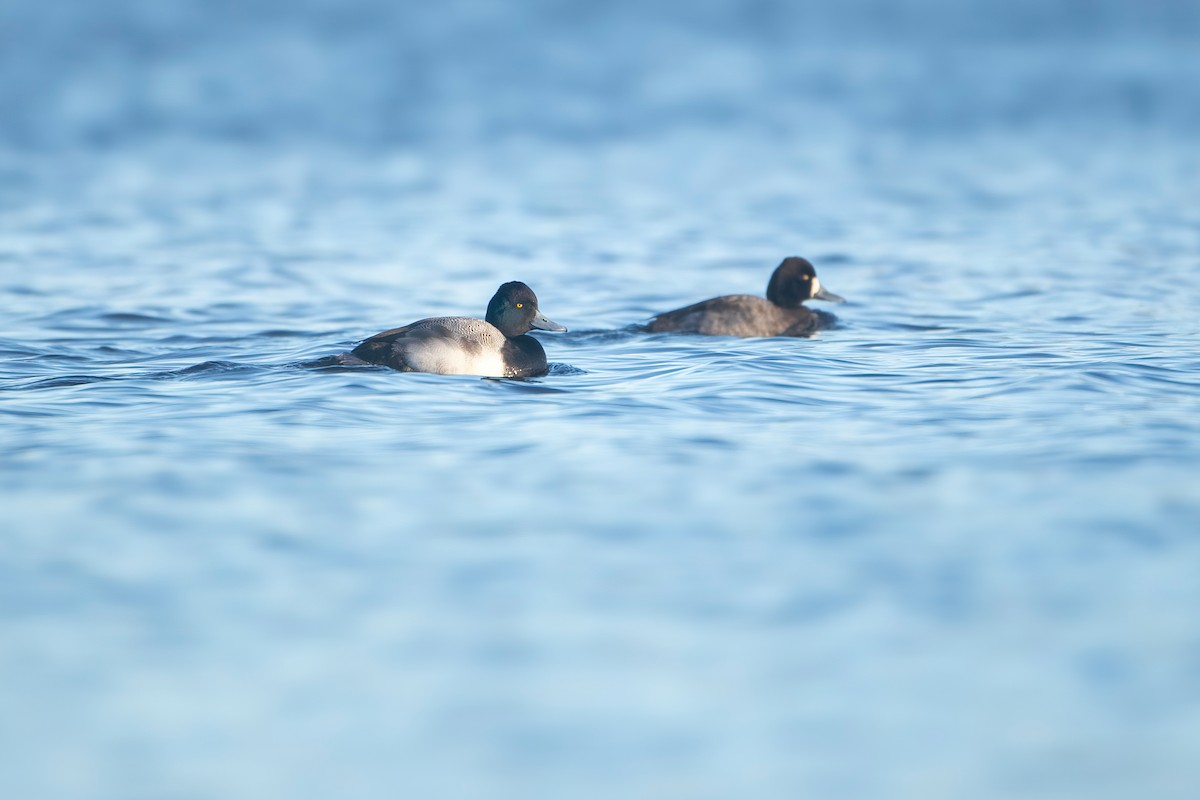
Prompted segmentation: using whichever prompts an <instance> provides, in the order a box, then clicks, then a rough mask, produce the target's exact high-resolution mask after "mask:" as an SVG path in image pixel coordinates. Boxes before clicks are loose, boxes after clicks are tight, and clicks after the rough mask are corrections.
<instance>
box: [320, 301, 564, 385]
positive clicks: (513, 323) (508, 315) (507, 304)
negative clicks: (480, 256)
mask: <svg viewBox="0 0 1200 800" xmlns="http://www.w3.org/2000/svg"><path fill="white" fill-rule="evenodd" d="M533 328H539V329H541V330H549V331H565V330H566V328H564V327H563V326H562V325H559V324H558V323H556V322H552V321H551V320H549V319H547V318H546V317H545V316H544V315H542V313H541V312H540V311H539V310H538V306H537V297H536V296H535V295H534V294H533V291H532V290H531V289H530V288H529V287H528V286H526V285H525V284H523V283H520V282H519V281H512V282H510V283H506V284H503V285H502V286H501V287H500V289H499V290H497V292H496V294H495V296H494V297H493V298H492V301H491V303H489V304H488V313H487V318H486V319H474V318H471V317H430V318H428V319H422V320H418V321H416V322H413V323H411V324H409V325H405V326H403V327H400V328H392V329H391V330H387V331H383V332H382V333H377V334H375V335H374V336H372V337H370V338H369V339H366V340H364V341H363V342H361V343H360V344H359V345H358V346H357V347H355V348H354V349H353V350H351V351H350V352H349V353H346V354H343V356H342V357H341V361H342V363H343V364H363V363H365V364H379V365H382V366H386V367H391V368H392V369H395V370H399V371H401V372H432V373H437V374H439V375H482V376H485V377H494V378H531V377H536V376H538V375H545V374H546V371H547V369H548V368H549V364H548V363H547V361H546V351H545V350H544V349H543V348H542V345H541V342H539V341H538V340H537V339H535V338H533V337H532V336H528V335H526V334H527V333H528V332H529V331H530V330H531V329H533Z"/></svg>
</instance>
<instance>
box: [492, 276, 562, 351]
mask: <svg viewBox="0 0 1200 800" xmlns="http://www.w3.org/2000/svg"><path fill="white" fill-rule="evenodd" d="M484 319H486V320H487V321H488V322H490V323H492V324H493V325H495V326H496V327H497V328H499V329H500V332H501V333H503V334H504V335H505V336H507V337H509V338H512V337H513V336H520V335H521V334H523V333H529V331H530V330H531V329H533V328H537V329H538V330H543V331H565V330H566V328H564V327H563V326H562V325H559V324H558V323H557V322H553V321H551V320H549V319H546V317H545V316H544V315H543V314H542V312H541V311H538V301H537V295H535V294H534V293H533V289H530V288H529V287H528V286H526V285H525V284H523V283H521V282H520V281H509V282H508V283H505V284H501V286H500V288H499V289H497V290H496V294H495V295H493V296H492V301H491V302H490V303H488V308H487V316H486V317H484Z"/></svg>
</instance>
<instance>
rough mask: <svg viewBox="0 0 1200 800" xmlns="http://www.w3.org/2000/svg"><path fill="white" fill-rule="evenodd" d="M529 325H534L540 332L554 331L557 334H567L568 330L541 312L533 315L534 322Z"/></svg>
mask: <svg viewBox="0 0 1200 800" xmlns="http://www.w3.org/2000/svg"><path fill="white" fill-rule="evenodd" d="M529 324H530V325H532V326H533V327H535V328H537V329H538V330H539V331H554V332H555V333H565V332H566V330H567V329H566V328H564V327H563V326H562V325H559V324H558V323H557V322H555V321H554V320H552V319H550V318H548V317H547V316H546V315H545V314H543V313H542V312H540V311H539V312H537V313H536V314H534V315H533V320H531V321H530V323H529Z"/></svg>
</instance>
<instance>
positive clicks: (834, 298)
mask: <svg viewBox="0 0 1200 800" xmlns="http://www.w3.org/2000/svg"><path fill="white" fill-rule="evenodd" d="M813 283H815V284H816V286H814V287H813V289H815V291H814V292H813V295H812V299H813V300H824V301H825V302H827V303H844V302H846V298H844V297H842V296H841V295H840V294H834V293H833V292H831V291H829V290H828V289H826V288H825V287H824V286H822V285H821V281H819V280H817V279H816V278H813Z"/></svg>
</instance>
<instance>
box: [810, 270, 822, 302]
mask: <svg viewBox="0 0 1200 800" xmlns="http://www.w3.org/2000/svg"><path fill="white" fill-rule="evenodd" d="M820 293H821V279H820V278H818V277H817V276H816V275H813V280H812V294H810V295H809V297H816V296H817V295H819V294H820Z"/></svg>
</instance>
